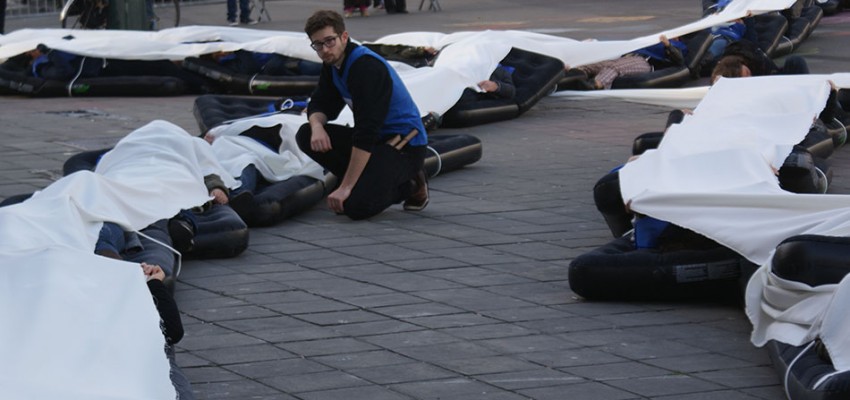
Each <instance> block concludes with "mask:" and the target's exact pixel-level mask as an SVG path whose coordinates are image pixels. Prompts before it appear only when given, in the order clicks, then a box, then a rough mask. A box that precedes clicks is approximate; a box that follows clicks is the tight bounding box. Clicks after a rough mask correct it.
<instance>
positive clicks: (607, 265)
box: [569, 236, 750, 300]
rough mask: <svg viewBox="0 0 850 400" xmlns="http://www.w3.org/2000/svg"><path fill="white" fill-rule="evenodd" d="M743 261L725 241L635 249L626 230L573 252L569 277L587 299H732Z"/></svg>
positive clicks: (741, 275)
mask: <svg viewBox="0 0 850 400" xmlns="http://www.w3.org/2000/svg"><path fill="white" fill-rule="evenodd" d="M745 264H748V262H747V261H746V260H745V259H744V258H743V257H741V256H740V255H738V254H737V253H735V252H734V251H732V250H730V249H727V248H725V247H720V246H718V247H714V248H709V249H698V250H692V249H681V250H674V251H668V252H660V251H658V250H650V249H635V248H634V244H633V243H632V240H631V238H630V237H628V236H624V237H620V238H617V239H614V240H613V241H611V242H608V243H607V244H605V245H603V246H601V247H599V248H597V249H595V250H592V251H590V252H588V253H585V254H582V255H580V256H578V257H576V258H575V259H574V260H573V261H572V262H571V263H570V266H569V282H570V288H571V289H572V290H573V292H575V293H576V294H578V295H579V296H582V297H584V298H586V299H588V300H681V299H713V300H731V299H736V298H739V297H740V280H742V279H746V276H745V275H746V274H747V273H749V271H750V268H749V267H748V266H745ZM742 271H747V272H742Z"/></svg>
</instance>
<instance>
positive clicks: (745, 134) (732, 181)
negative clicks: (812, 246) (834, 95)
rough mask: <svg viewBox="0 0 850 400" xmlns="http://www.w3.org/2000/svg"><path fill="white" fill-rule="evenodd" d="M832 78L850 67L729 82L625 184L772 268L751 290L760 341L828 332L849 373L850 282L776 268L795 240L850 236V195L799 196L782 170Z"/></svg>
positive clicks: (839, 78)
mask: <svg viewBox="0 0 850 400" xmlns="http://www.w3.org/2000/svg"><path fill="white" fill-rule="evenodd" d="M829 81H832V82H834V83H835V84H836V86H838V87H840V88H848V87H850V74H835V75H807V76H772V77H758V78H747V79H721V80H720V81H718V82H717V83H716V84H715V85H714V86H713V87H712V88H711V90H710V91H708V94H707V95H706V97H705V98H704V99H703V101H702V102H701V103H700V104H699V105H698V106H697V107H696V109H695V110H694V113H693V115H689V116H686V117H685V119H684V121H682V123H681V124H677V125H672V126H671V127H670V128H669V129H668V131H667V133H666V134H665V137H664V140H663V141H662V142H661V145H660V146H659V148H658V149H657V150H652V151H647V152H646V153H644V154H643V155H642V156H641V157H640V158H638V159H637V160H635V161H633V162H630V163H628V164H626V166H625V167H623V169H621V170H620V189H621V191H622V195H623V199H624V201H626V202H627V203H630V207H631V209H632V210H634V211H635V212H639V213H642V214H646V215H650V216H652V217H654V218H658V219H661V220H666V221H670V222H672V223H674V224H676V225H680V226H683V227H686V228H688V229H691V230H693V231H695V232H698V233H700V234H703V235H705V236H707V237H709V238H711V239H714V240H716V241H717V242H719V243H721V244H723V245H725V246H727V247H729V248H731V249H733V250H735V251H737V252H738V253H740V254H742V255H744V256H745V257H747V258H748V259H749V260H750V261H752V262H754V263H756V264H759V265H762V267H761V268H760V269H759V270H758V271H757V272H756V273H755V275H754V276H753V277H752V279H751V281H750V283H749V285H748V288H747V294H746V302H747V315H748V316H749V318H750V319H751V321H752V323H753V325H754V330H753V335H752V341H753V343H754V344H756V345H759V346H761V345H764V344H765V343H766V342H767V341H768V340H771V339H774V340H779V341H782V342H785V343H790V344H793V345H800V344H803V343H805V342H808V341H810V340H812V339H813V338H815V337H821V338H822V339H823V341H824V343H825V344H826V347H827V349H828V350H829V352H830V355H831V356H832V360H833V363H834V364H835V367H836V368H837V369H839V370H847V369H850V335H847V332H848V328H850V322H848V319H847V318H846V314H845V313H844V312H843V305H846V304H847V303H846V301H847V300H850V299H848V296H850V294H848V289H847V286H848V285H850V283H847V282H848V280H847V279H844V280H843V281H842V282H841V283H840V284H837V285H826V286H821V287H817V288H812V287H808V286H807V285H804V284H801V283H797V282H789V281H786V280H783V279H780V278H778V277H776V276H775V275H773V274H772V273H771V272H770V263H771V257H772V255H773V250H774V249H775V247H776V246H777V245H778V244H779V243H780V242H781V241H782V240H784V239H786V238H788V237H791V236H795V235H801V234H815V235H826V236H848V235H850V196H846V195H820V194H818V195H814V194H794V193H789V192H786V191H784V190H782V189H781V188H780V187H779V183H778V179H777V177H776V175H775V174H774V170H778V169H779V167H780V166H781V165H782V162H783V160H784V159H785V157H786V156H787V155H788V154H789V153H790V151H791V148H792V147H793V145H794V144H796V143H798V142H800V141H801V140H802V139H803V138H804V136H805V135H806V133H807V132H808V130H809V127H810V125H811V124H812V121H813V119H814V118H816V116H817V115H818V113H819V112H820V111H822V110H823V108H824V105H825V102H826V99H827V97H828V95H829V89H830V84H829Z"/></svg>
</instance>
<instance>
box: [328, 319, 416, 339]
mask: <svg viewBox="0 0 850 400" xmlns="http://www.w3.org/2000/svg"><path fill="white" fill-rule="evenodd" d="M332 328H333V330H334V331H335V332H338V333H340V334H342V335H345V336H351V337H369V336H374V335H385V334H390V333H399V332H414V331H421V330H423V328H422V327H421V326H417V325H413V324H411V323H407V322H404V321H399V320H394V319H387V320H381V321H375V322H363V323H359V324H345V325H336V326H333V327H332Z"/></svg>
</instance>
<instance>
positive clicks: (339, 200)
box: [328, 187, 351, 214]
mask: <svg viewBox="0 0 850 400" xmlns="http://www.w3.org/2000/svg"><path fill="white" fill-rule="evenodd" d="M350 195H351V189H346V188H343V187H340V188H339V189H337V190H334V191H333V192H332V193H331V194H329V195H328V207H329V208H330V209H331V211H333V212H335V213H337V214H342V213H343V212H344V211H345V210H344V209H343V206H342V204H343V203H345V200H347V199H348V196H350Z"/></svg>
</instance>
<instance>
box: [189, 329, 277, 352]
mask: <svg viewBox="0 0 850 400" xmlns="http://www.w3.org/2000/svg"><path fill="white" fill-rule="evenodd" d="M262 343H263V341H262V340H259V339H257V338H254V337H251V336H248V335H246V334H244V333H237V332H232V333H227V334H222V335H204V336H188V337H184V338H183V340H181V341H180V348H181V349H185V350H189V351H198V350H206V349H220V348H225V347H237V346H245V345H252V344H262Z"/></svg>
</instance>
